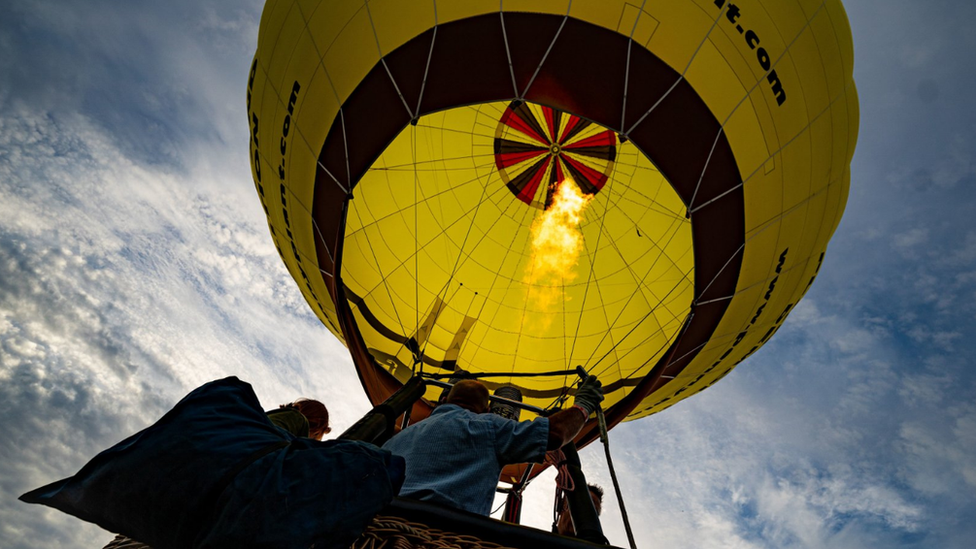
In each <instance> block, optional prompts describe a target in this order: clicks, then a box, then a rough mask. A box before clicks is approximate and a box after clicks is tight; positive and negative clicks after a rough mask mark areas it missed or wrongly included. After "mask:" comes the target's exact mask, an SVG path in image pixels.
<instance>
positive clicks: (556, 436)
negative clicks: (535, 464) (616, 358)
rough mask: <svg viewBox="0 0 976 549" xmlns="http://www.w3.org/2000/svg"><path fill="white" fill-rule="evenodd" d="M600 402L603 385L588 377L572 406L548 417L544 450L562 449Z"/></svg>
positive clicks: (577, 392) (576, 433) (594, 378)
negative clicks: (547, 432) (547, 437)
mask: <svg viewBox="0 0 976 549" xmlns="http://www.w3.org/2000/svg"><path fill="white" fill-rule="evenodd" d="M602 401H603V384H602V383H600V380H598V379H597V378H596V376H589V377H588V378H586V381H584V382H583V384H582V385H581V386H580V388H579V390H578V391H576V398H575V400H574V401H573V406H572V407H570V408H567V409H565V410H560V411H559V412H556V413H555V414H553V415H551V416H549V439H548V440H547V442H546V450H555V449H557V448H562V447H563V445H564V444H566V443H567V442H569V441H571V440H573V438H575V437H576V435H578V434H579V432H580V429H582V428H583V425H585V424H586V420H587V418H589V417H590V414H591V413H593V410H596V407H597V406H599V405H600V402H602Z"/></svg>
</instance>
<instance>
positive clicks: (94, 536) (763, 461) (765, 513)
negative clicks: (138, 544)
mask: <svg viewBox="0 0 976 549" xmlns="http://www.w3.org/2000/svg"><path fill="white" fill-rule="evenodd" d="M847 9H848V14H849V16H850V20H851V25H852V28H853V34H854V41H855V52H856V66H855V78H856V80H857V84H858V88H859V93H860V98H861V133H860V139H859V142H858V148H857V154H856V156H855V157H854V163H853V166H852V169H853V182H852V184H851V193H850V200H849V202H848V206H847V211H846V214H845V217H844V220H843V222H842V223H841V224H840V227H839V229H838V231H837V233H836V235H835V236H834V239H833V241H832V243H831V245H830V248H829V249H828V253H827V256H826V258H825V260H824V265H823V268H822V269H821V274H820V276H819V277H818V279H817V282H816V284H814V286H813V288H812V289H811V291H810V293H809V294H808V295H807V297H806V298H805V299H804V300H803V301H802V302H801V303H800V305H799V306H798V307H797V308H796V310H795V312H793V313H792V314H791V315H790V317H789V319H788V320H787V321H786V323H785V325H784V327H783V328H782V329H781V330H780V331H779V332H778V334H777V336H776V337H775V338H773V340H772V342H771V343H769V344H767V345H766V346H765V347H764V348H763V349H762V350H761V351H759V352H758V353H756V354H755V355H753V357H751V358H750V359H749V360H748V361H747V362H746V363H744V364H742V365H741V366H739V367H738V368H737V369H736V370H735V371H734V372H733V373H732V374H730V375H729V376H727V377H726V378H725V379H724V380H723V381H722V382H721V383H720V384H718V385H716V386H715V387H713V388H711V389H709V390H708V391H706V392H705V393H702V394H701V395H698V396H696V397H695V398H693V399H690V400H688V401H685V402H682V403H681V404H679V405H677V406H674V407H672V408H670V409H668V410H667V411H666V412H665V413H662V414H658V415H656V416H653V417H651V418H648V419H646V420H643V421H640V422H636V423H629V424H625V425H623V426H621V427H619V428H617V429H615V430H614V431H613V437H612V444H613V450H614V458H615V463H616V464H617V466H618V473H619V475H620V476H621V477H622V478H623V479H625V482H624V486H623V493H624V497H625V500H626V502H627V507H628V511H629V514H630V516H631V518H632V521H633V522H634V527H635V533H636V537H637V541H638V546H639V547H643V548H649V547H662V548H663V547H668V548H685V547H687V548H692V547H694V548H725V547H728V548H733V547H734V548H750V549H751V548H773V547H797V548H799V547H804V548H807V547H809V548H818V547H830V548H847V547H850V548H858V547H899V548H900V547H926V548H931V547H940V548H960V549H963V548H964V549H969V548H970V547H972V546H973V543H974V540H976V521H973V520H972V517H974V516H976V402H974V401H976V398H974V395H976V369H974V368H973V366H972V365H971V364H972V362H973V360H974V359H976V343H974V341H973V337H972V336H973V335H974V333H976V330H974V328H976V221H974V215H976V166H974V163H973V154H974V152H976V148H974V145H976V107H974V106H973V103H972V97H973V90H974V89H976V54H974V53H973V52H976V34H974V33H972V32H971V30H970V25H971V23H972V22H973V21H976V3H973V2H970V1H966V0H928V1H926V2H914V1H908V0H885V1H882V0H851V1H849V2H847ZM260 12H261V2H259V1H247V2H244V1H239V0H233V1H231V0H227V1H222V0H192V1H190V0H171V1H168V2H108V1H98V0H89V1H88V2H83V3H82V2H70V1H67V0H64V1H40V0H33V1H30V2H28V1H22V0H12V1H11V2H6V3H5V6H4V13H3V16H2V17H0V546H2V547H4V548H26V547H37V546H41V547H79V548H80V547H101V546H102V545H103V544H104V543H106V542H107V541H108V540H109V539H111V535H110V534H109V533H107V532H105V531H103V530H101V529H99V528H98V527H96V526H93V525H90V524H87V523H83V522H81V521H79V520H77V519H74V518H71V517H68V516H67V515H63V514H60V513H58V512H56V511H53V510H47V509H45V508H42V507H39V506H29V505H26V504H23V503H20V502H18V501H16V497H17V495H19V494H21V493H23V492H25V491H27V490H28V489H30V488H33V487H36V486H39V485H42V484H46V483H48V482H51V481H53V480H56V479H58V478H61V477H64V476H67V475H70V474H72V473H74V472H75V471H77V469H78V468H80V467H81V466H82V465H83V464H84V463H85V462H86V461H87V460H88V459H89V458H90V457H92V456H93V455H94V454H96V453H97V452H98V451H99V450H101V449H103V448H105V447H107V446H109V445H111V444H113V443H115V442H117V441H118V440H120V439H122V438H124V437H125V436H127V435H129V434H131V433H132V432H134V431H136V430H138V429H141V428H143V427H145V426H146V425H148V424H150V423H151V422H153V421H154V420H155V419H157V418H158V417H159V416H161V415H162V414H163V413H164V412H165V411H166V410H167V409H168V408H169V407H171V406H172V405H173V404H174V403H175V402H176V401H177V400H178V399H179V398H180V397H181V396H182V395H183V394H185V393H186V392H188V391H189V390H191V389H192V388H194V387H196V386H198V385H200V384H201V383H203V382H205V381H208V380H211V379H215V378H219V377H223V376H226V375H237V376H239V377H241V378H242V379H245V380H248V381H250V382H251V383H252V384H253V385H254V386H255V389H256V391H257V393H258V396H259V397H260V398H261V401H262V403H263V404H265V405H266V406H267V407H272V406H274V405H276V404H278V403H281V402H285V401H288V400H291V399H293V398H294V397H296V396H299V395H306V396H313V397H317V398H320V399H321V400H323V401H326V402H328V403H329V404H330V408H331V410H332V413H333V416H334V423H335V424H336V426H337V427H338V430H340V431H341V430H342V429H343V428H344V427H346V426H348V425H350V424H351V423H352V422H353V421H354V420H355V419H356V418H358V417H359V416H360V415H361V414H362V413H363V412H364V411H365V410H366V409H367V407H368V404H367V402H366V399H365V397H364V396H362V391H361V389H360V388H359V382H358V380H357V378H356V375H355V373H354V371H353V368H352V366H351V362H350V360H349V358H348V357H347V355H346V352H345V350H344V348H343V347H342V346H340V345H339V344H338V343H337V342H336V341H335V340H334V338H333V337H332V336H331V335H330V334H329V333H328V332H327V330H326V329H325V328H324V327H322V326H321V325H320V324H319V322H318V321H317V320H316V319H315V318H314V317H313V316H312V314H311V313H310V312H309V311H308V309H307V306H306V304H305V303H304V301H303V299H302V297H301V295H300V294H299V292H298V290H297V288H296V286H295V283H294V282H293V281H292V280H291V278H290V277H289V276H288V274H287V272H286V271H285V269H284V267H283V266H282V265H281V263H280V260H279V259H278V256H277V253H276V252H275V250H274V248H273V246H272V243H271V239H270V237H269V234H268V230H267V225H266V223H265V220H264V216H263V213H262V212H261V210H260V207H259V204H258V200H257V199H256V194H255V191H254V187H253V184H252V182H251V176H250V172H249V169H248V163H247V151H248V146H247V137H248V130H247V121H246V118H245V112H244V86H245V80H246V76H247V70H248V68H249V63H250V60H251V56H252V54H253V52H254V48H255V44H256V35H257V23H258V19H259V17H260ZM269 327H272V328H271V329H269ZM583 457H584V461H585V464H584V465H585V466H586V468H587V470H588V471H589V474H590V476H591V477H593V478H594V479H595V480H596V481H597V482H599V483H601V484H603V485H605V486H607V487H608V488H609V486H610V484H611V483H610V480H609V474H608V473H607V471H606V466H605V464H604V460H603V455H602V450H601V449H600V448H598V447H597V446H592V447H590V448H588V449H587V450H586V451H584V456H583ZM608 495H609V494H608ZM550 505H551V484H550V481H549V480H548V478H547V477H542V478H540V479H539V480H538V481H537V482H536V483H534V484H533V485H532V487H531V488H530V501H529V504H528V505H527V508H526V511H525V516H526V519H527V520H528V521H529V522H530V523H533V524H535V525H538V526H542V527H548V523H549V518H548V513H549V506H550ZM605 508H606V512H605V517H606V518H605V520H604V523H605V529H606V531H607V533H608V536H609V537H610V539H611V541H612V542H613V543H614V544H616V545H626V543H627V540H626V537H625V535H624V533H623V527H622V525H621V522H620V514H619V512H618V509H617V506H616V503H615V502H614V501H612V498H609V499H608V501H607V504H606V505H605Z"/></svg>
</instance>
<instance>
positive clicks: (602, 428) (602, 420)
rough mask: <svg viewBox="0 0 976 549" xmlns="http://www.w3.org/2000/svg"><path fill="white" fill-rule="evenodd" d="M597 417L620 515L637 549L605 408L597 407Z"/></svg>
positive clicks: (633, 546) (632, 548) (630, 540)
mask: <svg viewBox="0 0 976 549" xmlns="http://www.w3.org/2000/svg"><path fill="white" fill-rule="evenodd" d="M596 419H597V422H598V423H599V425H600V442H602V443H603V449H604V451H605V452H606V454H607V468H609V469H610V478H611V479H612V480H613V489H614V491H615V492H617V504H618V505H620V516H621V517H623V519H624V530H626V531H627V541H629V542H630V549H637V542H635V541H634V532H633V531H632V530H631V528H630V518H629V517H628V516H627V508H626V507H624V496H623V494H622V493H621V492H620V482H619V481H617V471H616V470H615V469H614V468H613V458H612V457H610V437H609V436H608V435H607V418H605V417H604V416H603V408H601V407H600V406H597V407H596Z"/></svg>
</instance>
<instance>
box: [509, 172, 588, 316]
mask: <svg viewBox="0 0 976 549" xmlns="http://www.w3.org/2000/svg"><path fill="white" fill-rule="evenodd" d="M592 199H593V197H592V196H590V195H586V194H583V192H581V191H580V188H579V187H578V186H577V185H576V182H575V181H573V180H572V179H571V178H566V179H564V180H563V181H561V182H560V183H559V185H558V187H557V188H556V192H555V193H554V194H553V198H552V204H550V205H549V207H548V208H547V209H546V210H545V211H543V212H542V214H540V215H539V216H537V217H536V218H535V219H534V220H533V221H532V226H531V227H530V228H529V234H530V236H531V240H532V242H531V245H532V248H531V254H532V255H531V257H530V259H529V265H528V268H527V269H526V276H525V277H524V281H525V282H526V283H527V284H529V299H531V300H533V301H534V302H535V303H536V304H537V305H538V306H540V307H541V308H542V310H543V311H546V310H548V309H549V306H550V305H551V304H552V303H554V302H555V301H556V298H557V297H559V295H560V294H561V293H562V289H561V286H563V285H565V284H567V283H569V282H572V281H573V280H574V279H575V278H576V271H575V267H576V264H577V263H578V262H579V256H580V252H582V251H583V233H582V231H580V229H579V224H580V222H581V221H582V219H583V211H584V210H585V209H586V206H587V205H588V204H589V203H590V201H591V200H592Z"/></svg>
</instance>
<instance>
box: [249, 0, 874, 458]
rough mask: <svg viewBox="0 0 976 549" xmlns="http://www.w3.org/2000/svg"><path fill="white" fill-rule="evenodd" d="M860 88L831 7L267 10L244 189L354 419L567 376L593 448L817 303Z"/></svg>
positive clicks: (538, 399)
mask: <svg viewBox="0 0 976 549" xmlns="http://www.w3.org/2000/svg"><path fill="white" fill-rule="evenodd" d="M852 70H853V46H852V40H851V35H850V29H849V25H848V22H847V17H846V14H845V12H844V9H843V7H842V5H841V2H840V1H839V0H823V1H816V0H798V1H796V2H780V1H772V0H740V1H736V2H734V3H733V2H729V1H726V0H689V1H680V2H643V3H641V2H628V1H623V0H575V1H570V0H558V1H557V0H539V1H531V2H530V1H502V2H495V1H491V2H488V1H477V0H466V1H464V2H454V1H443V0H441V1H436V0H424V1H419V0H418V1H407V0H371V1H366V0H347V1H341V2H338V1H337V2H300V1H296V0H271V1H269V2H267V4H266V6H265V9H264V13H263V15H262V18H261V24H260V29H259V34H258V46H257V51H256V53H255V56H254V61H253V64H252V66H251V70H250V77H249V80H248V84H247V108H248V118H249V125H250V132H251V135H250V158H251V168H252V174H253V178H254V182H255V185H256V188H257V192H258V195H259V197H260V201H261V204H262V206H263V208H264V211H265V213H266V214H267V219H268V223H269V227H270V232H271V237H272V239H273V241H274V244H275V246H276V247H277V249H278V252H279V253H280V255H281V258H282V260H283V261H284V264H285V265H286V266H287V268H288V270H289V272H290V273H291V275H292V276H293V277H294V278H295V280H296V282H297V283H298V286H299V287H300V289H301V291H302V293H303V295H304V297H305V299H306V300H307V301H308V303H309V305H310V306H311V308H312V310H313V311H314V312H315V314H316V315H317V316H318V317H319V318H320V319H321V320H322V322H323V323H324V324H325V325H326V326H327V327H328V329H329V330H330V331H331V332H332V333H333V334H335V336H336V337H338V338H339V339H341V340H342V341H343V342H344V343H345V345H346V346H347V347H348V349H349V352H350V354H351V356H352V360H353V363H354V364H355V367H356V369H357V371H358V373H359V377H360V380H361V382H362V385H363V388H364V389H365V392H366V394H367V395H368V397H369V398H370V400H371V401H372V402H374V403H379V402H382V401H383V400H384V399H386V398H388V397H389V396H390V395H392V394H394V393H395V392H396V391H397V390H398V389H400V388H401V387H402V386H403V384H404V383H406V382H407V381H408V380H410V379H412V378H416V377H425V378H427V379H433V378H440V377H450V376H451V375H457V374H459V373H468V374H471V375H475V376H481V379H482V381H484V382H485V383H486V384H487V385H488V386H489V388H492V389H494V388H501V387H507V388H511V389H514V390H516V391H517V392H518V393H520V395H521V398H522V400H523V401H524V402H525V403H528V404H531V405H534V406H536V407H538V408H542V409H552V408H554V407H558V406H560V405H561V404H562V402H563V401H564V400H565V398H566V397H567V396H568V395H571V394H572V392H573V386H574V383H575V382H576V381H577V378H576V376H575V374H574V373H573V370H574V368H575V367H576V366H577V365H581V366H582V367H583V368H584V369H585V370H586V371H587V372H589V373H591V374H597V375H599V377H600V379H601V380H603V382H604V387H605V388H606V400H605V402H604V406H605V409H606V420H607V424H608V425H609V426H610V427H613V426H614V425H616V424H618V423H619V422H621V421H627V420H634V419H638V418H642V417H645V416H649V415H651V414H654V413H656V412H660V411H662V410H664V409H666V408H668V407H669V406H672V405H674V404H675V403H677V402H679V401H681V400H683V399H685V398H687V397H689V396H691V395H693V394H695V393H697V392H699V391H702V390H703V389H705V388H707V387H709V386H711V385H713V384H714V383H716V382H717V381H718V380H720V379H721V378H722V377H724V376H725V375H726V374H728V373H729V372H730V371H731V370H732V369H733V368H734V367H735V366H736V365H737V364H739V363H740V362H742V361H743V360H745V359H746V358H747V357H748V356H750V355H751V354H753V353H754V352H756V350H757V349H759V347H760V346H762V345H763V344H764V343H765V342H767V341H768V340H769V339H770V337H772V335H773V334H774V333H775V332H776V331H777V329H779V327H780V326H782V324H783V321H784V320H785V318H786V317H787V315H788V314H789V312H790V311H791V310H792V309H793V308H794V307H795V306H796V303H797V302H798V300H799V299H800V298H801V297H802V296H803V295H804V294H805V293H806V291H807V290H808V289H809V287H810V285H811V284H812V283H813V281H814V279H815V278H816V276H817V272H818V270H819V269H820V266H821V263H822V261H823V258H824V253H825V250H826V248H827V243H828V241H829V239H830V237H831V235H832V234H833V232H834V230H835V229H836V227H837V224H838V223H839V221H840V217H841V214H842V212H843V209H844V205H845V202H846V198H847V193H848V188H849V181H850V162H851V158H852V155H853V153H854V147H855V141H856V135H857V123H858V102H857V93H856V89H855V85H854V82H853V78H852ZM563 192H565V193H568V196H569V198H567V199H566V200H569V201H570V202H572V203H574V204H576V208H575V209H574V210H573V211H572V212H570V213H569V214H565V213H563V214H560V213H558V211H557V208H558V207H559V206H560V205H561V204H563V203H564V202H561V200H562V199H561V198H560V197H561V196H562V194H561V193H563ZM573 201H575V202H573ZM546 216H550V217H556V218H557V219H556V221H555V223H556V224H557V225H558V224H559V223H561V230H562V231H563V232H561V233H558V234H557V236H555V237H553V236H552V235H551V234H550V235H549V240H548V241H547V240H545V238H544V236H543V237H540V236H539V235H540V233H544V232H545V231H544V230H543V229H540V226H541V224H542V223H543V222H544V218H546ZM554 239H555V240H554ZM440 391H441V389H440V388H438V387H435V386H429V387H428V388H427V389H426V393H425V394H424V398H423V399H422V400H420V401H419V402H418V403H417V404H416V405H414V407H413V412H412V413H413V417H414V419H417V418H421V417H423V416H424V415H425V413H427V412H428V411H429V409H430V406H431V404H432V403H435V402H436V401H437V398H438V396H439V395H440ZM597 435H598V429H597V427H596V422H595V421H591V422H590V424H588V427H587V428H585V429H584V431H583V433H581V435H580V437H579V439H578V440H577V443H578V444H579V445H583V444H586V443H588V442H590V441H592V440H594V438H595V437H596V436H597ZM510 476H514V474H512V475H510Z"/></svg>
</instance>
